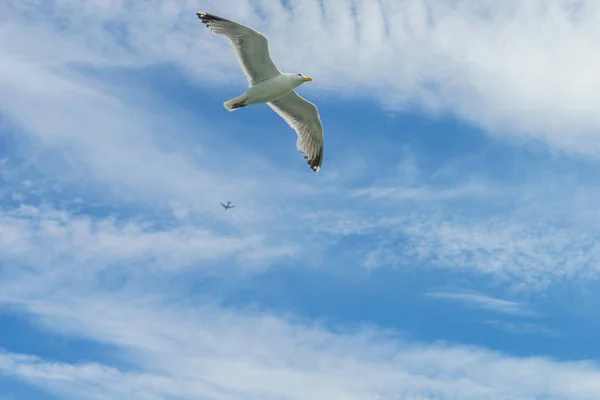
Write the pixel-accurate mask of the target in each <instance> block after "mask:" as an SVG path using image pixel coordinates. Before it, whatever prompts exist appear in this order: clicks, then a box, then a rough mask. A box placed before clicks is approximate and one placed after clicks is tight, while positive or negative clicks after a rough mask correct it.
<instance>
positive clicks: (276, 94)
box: [223, 73, 306, 111]
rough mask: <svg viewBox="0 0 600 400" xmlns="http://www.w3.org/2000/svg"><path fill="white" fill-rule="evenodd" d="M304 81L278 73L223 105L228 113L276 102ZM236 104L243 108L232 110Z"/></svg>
mask: <svg viewBox="0 0 600 400" xmlns="http://www.w3.org/2000/svg"><path fill="white" fill-rule="evenodd" d="M305 79H306V78H302V77H299V76H298V74H286V73H280V74H278V75H275V76H274V77H272V78H270V79H267V80H266V81H262V82H258V83H256V84H254V85H252V86H250V88H249V89H248V91H246V93H244V94H242V95H240V96H238V97H236V98H234V99H231V100H228V101H226V102H225V103H223V105H224V106H225V108H226V109H228V110H229V111H234V110H237V109H239V108H241V107H245V106H249V105H252V104H261V103H269V102H273V101H277V100H279V99H281V98H282V97H283V96H285V95H286V94H288V93H290V92H291V91H292V90H294V89H296V88H297V87H298V86H300V85H301V84H302V83H304V82H305ZM236 103H237V104H240V103H242V104H243V106H240V107H236V108H232V106H233V105H234V104H236Z"/></svg>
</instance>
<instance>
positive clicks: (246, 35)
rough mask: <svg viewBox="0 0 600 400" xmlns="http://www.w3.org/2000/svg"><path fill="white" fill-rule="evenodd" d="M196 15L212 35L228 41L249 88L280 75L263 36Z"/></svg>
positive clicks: (216, 19)
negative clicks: (223, 37) (220, 36)
mask: <svg viewBox="0 0 600 400" xmlns="http://www.w3.org/2000/svg"><path fill="white" fill-rule="evenodd" d="M196 15H197V16H198V18H200V20H202V23H204V24H205V25H206V26H207V27H208V28H210V30H211V31H212V32H213V33H215V34H217V35H223V36H225V37H226V38H227V39H228V40H229V44H231V47H233V50H234V51H235V55H236V56H237V58H238V61H239V63H240V66H241V67H242V70H243V71H244V75H246V79H248V83H249V84H250V86H252V85H255V84H257V83H258V82H262V81H266V80H267V79H270V78H272V77H274V76H277V75H279V74H280V73H281V72H280V71H279V69H278V68H277V67H276V66H275V64H274V63H273V60H271V56H270V54H269V43H268V41H267V38H266V37H264V35H262V34H261V33H259V32H257V31H255V30H254V29H252V28H249V27H247V26H244V25H241V24H238V23H237V22H233V21H230V20H228V19H225V18H221V17H217V16H216V15H212V14H208V13H205V12H200V11H198V12H197V13H196Z"/></svg>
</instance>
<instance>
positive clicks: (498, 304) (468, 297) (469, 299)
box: [425, 291, 535, 315]
mask: <svg viewBox="0 0 600 400" xmlns="http://www.w3.org/2000/svg"><path fill="white" fill-rule="evenodd" d="M425 295H426V296H427V297H431V298H434V299H443V300H454V301H458V302H461V303H463V304H465V305H466V306H467V307H474V308H483V309H486V310H491V311H496V312H499V313H503V314H510V315H535V312H533V311H532V310H530V309H528V308H527V307H526V306H525V305H523V304H520V303H518V302H514V301H508V300H502V299H497V298H494V297H490V296H487V295H485V294H481V293H474V292H473V293H469V292H446V291H436V292H429V293H426V294H425Z"/></svg>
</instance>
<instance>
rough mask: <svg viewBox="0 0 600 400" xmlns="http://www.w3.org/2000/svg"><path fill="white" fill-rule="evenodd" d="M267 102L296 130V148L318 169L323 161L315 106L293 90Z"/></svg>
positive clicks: (321, 133) (321, 137)
mask: <svg viewBox="0 0 600 400" xmlns="http://www.w3.org/2000/svg"><path fill="white" fill-rule="evenodd" d="M267 104H268V105H269V106H270V107H271V108H272V109H273V110H274V111H275V112H276V113H277V114H279V115H280V116H281V117H282V118H283V119H284V120H285V121H286V122H287V123H288V124H289V125H290V126H291V127H292V128H293V129H294V130H295V131H296V133H297V134H298V141H297V142H296V146H297V147H298V150H300V151H301V152H302V153H303V154H304V158H306V161H307V162H308V165H309V166H310V168H311V169H312V170H313V171H315V172H317V171H319V169H321V163H322V161H323V125H321V118H320V117H319V111H318V110H317V107H316V106H315V105H314V104H313V103H311V102H310V101H308V100H306V99H304V98H303V97H302V96H300V95H299V94H298V93H296V92H295V91H293V90H292V91H291V92H290V93H289V94H286V95H285V96H283V97H282V98H280V99H279V100H275V101H272V102H269V103H267Z"/></svg>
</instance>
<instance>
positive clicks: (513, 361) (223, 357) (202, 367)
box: [0, 296, 600, 400]
mask: <svg viewBox="0 0 600 400" xmlns="http://www.w3.org/2000/svg"><path fill="white" fill-rule="evenodd" d="M124 300H126V301H124ZM63 301H66V302H63ZM63 301H61V302H54V301H52V300H50V301H48V300H45V301H43V302H41V301H39V302H33V301H30V302H28V303H27V307H28V309H29V311H30V312H32V313H34V314H37V315H38V316H40V317H44V318H45V319H46V321H47V323H48V322H49V323H50V324H51V325H50V326H53V327H54V328H55V329H60V330H61V331H63V332H64V331H65V330H67V331H71V332H77V334H78V335H81V334H83V335H86V336H89V337H93V338H97V339H98V340H102V341H104V342H108V343H112V344H115V345H117V346H119V347H120V348H122V349H123V350H125V353H123V354H125V355H127V357H128V359H129V361H130V362H131V361H134V362H135V363H136V364H138V365H139V366H140V367H141V366H143V370H141V371H139V372H133V371H131V372H128V371H124V370H122V369H120V368H119V367H118V366H112V367H111V366H105V365H101V364H97V363H96V364H95V363H81V364H77V365H72V364H67V363H49V362H48V361H45V360H43V359H40V358H38V357H31V356H25V355H19V354H6V353H5V354H3V355H2V356H0V360H1V361H0V365H1V366H2V367H1V369H2V371H3V373H4V374H9V375H10V376H13V377H16V378H18V379H24V380H26V381H28V382H30V383H32V384H35V385H39V386H41V387H45V388H47V389H49V390H51V391H53V392H55V393H59V394H61V395H62V396H66V397H67V398H78V397H79V396H81V394H82V393H83V392H84V391H85V390H86V388H88V390H89V387H90V385H93V387H94V388H95V395H96V396H98V398H106V397H110V398H112V399H115V400H118V399H125V398H130V396H131V395H132V393H135V394H136V396H138V397H139V398H149V399H153V398H164V397H175V398H182V399H188V398H190V399H191V398H197V397H208V398H215V399H225V398H228V399H237V398H240V399H241V398H246V399H248V398H249V399H254V398H257V399H258V398H285V399H306V398H310V399H312V398H322V397H323V396H326V397H330V398H348V399H362V398H389V397H393V398H408V399H413V398H419V396H425V397H426V398H431V399H447V398H455V399H463V398H465V399H466V398H473V397H476V398H481V399H523V400H525V399H529V398H531V397H535V396H547V397H548V398H552V399H566V398H569V399H574V400H579V399H592V398H594V396H598V393H600V385H599V384H598V383H597V382H600V369H599V368H598V367H597V366H595V365H594V364H589V363H567V362H556V361H552V360H549V359H543V358H516V357H511V356H506V355H502V354H499V353H494V352H489V351H485V350H481V349H477V348H471V347H460V346H455V347H447V346H438V345H423V344H419V343H409V342H408V343H407V342H402V341H399V340H398V339H394V338H391V337H389V336H387V335H386V334H384V333H383V332H377V331H373V330H361V331H360V332H357V333H335V334H334V333H331V332H328V331H327V330H325V329H323V328H322V327H319V326H315V325H304V324H301V323H294V322H290V321H286V320H283V319H281V318H278V317H275V316H272V315H268V314H261V313H258V314H257V313H248V312H240V311H231V310H226V309H218V308H217V309H215V308H210V307H208V308H207V307H197V308H196V311H194V312H181V311H177V310H175V309H173V308H172V307H168V306H166V305H161V304H159V303H156V301H154V300H152V299H151V298H149V297H148V296H142V297H141V298H140V297H138V299H137V300H135V299H134V298H133V297H127V298H126V299H125V298H121V299H120V301H115V299H109V298H107V297H104V298H102V297H97V296H94V297H87V298H86V297H83V298H82V297H77V298H74V299H73V300H71V301H69V300H68V298H66V297H65V298H63ZM150 310H152V311H150ZM132 321H135V323H132ZM482 371H485V373H482ZM523 376H527V379H523ZM273 377H277V379H273ZM103 396H104V397H103Z"/></svg>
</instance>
